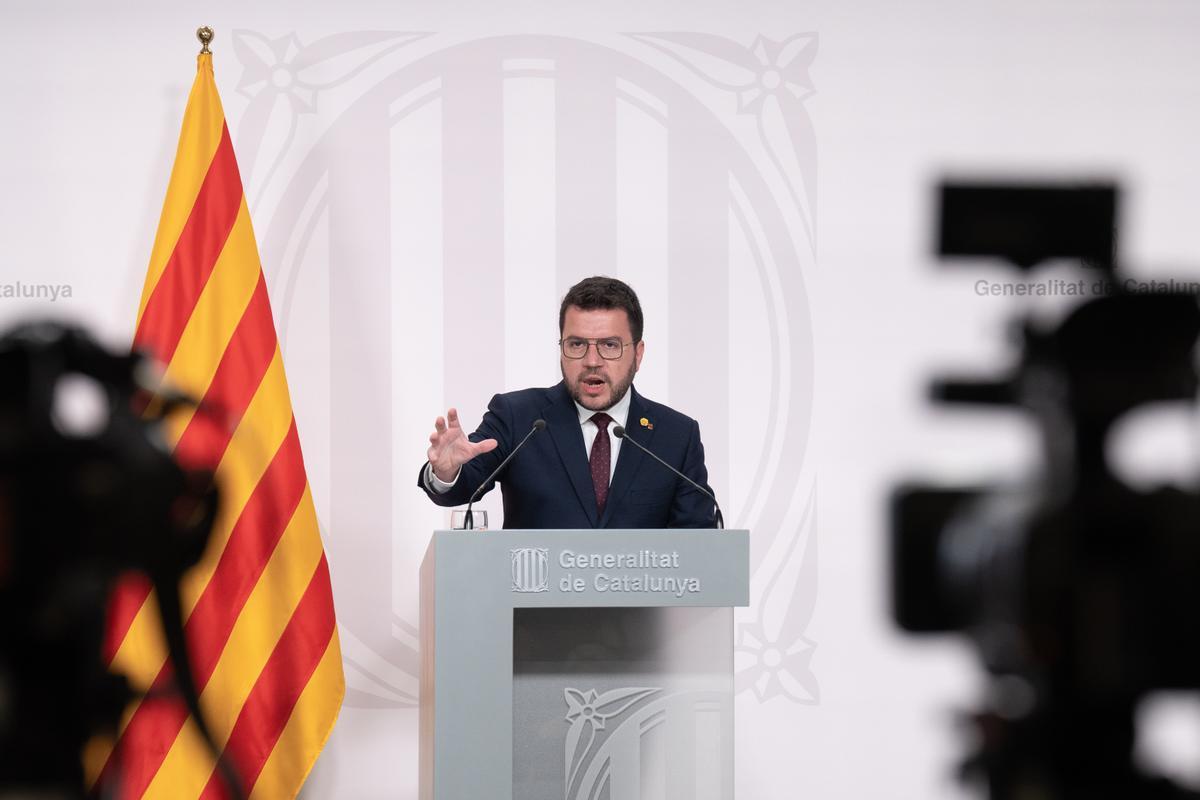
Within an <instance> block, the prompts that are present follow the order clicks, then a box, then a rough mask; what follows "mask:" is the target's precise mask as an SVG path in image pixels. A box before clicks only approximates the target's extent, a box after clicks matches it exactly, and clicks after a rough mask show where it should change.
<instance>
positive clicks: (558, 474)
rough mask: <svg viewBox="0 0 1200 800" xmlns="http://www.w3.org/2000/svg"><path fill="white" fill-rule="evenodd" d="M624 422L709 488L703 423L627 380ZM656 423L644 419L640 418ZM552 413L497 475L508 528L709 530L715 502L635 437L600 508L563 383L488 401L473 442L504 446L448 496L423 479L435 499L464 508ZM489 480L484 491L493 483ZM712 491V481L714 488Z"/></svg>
mask: <svg viewBox="0 0 1200 800" xmlns="http://www.w3.org/2000/svg"><path fill="white" fill-rule="evenodd" d="M629 391H630V393H631V395H632V398H631V400H630V403H629V420H628V423H627V425H626V429H627V430H628V431H629V436H630V437H632V438H636V439H637V441H638V442H640V443H641V444H643V445H645V446H646V447H647V448H648V449H649V450H650V451H651V452H653V453H655V454H656V455H658V456H659V457H660V458H662V459H663V460H664V461H666V462H667V463H668V464H670V465H672V466H673V467H675V468H676V469H678V470H679V471H680V472H682V473H683V474H684V475H687V476H688V477H689V478H691V479H692V480H694V481H696V483H698V484H700V485H701V486H704V487H705V488H709V487H708V470H706V469H705V468H704V446H703V445H702V444H701V443H700V426H699V425H698V424H697V423H696V421H695V420H694V419H691V418H690V417H687V416H684V415H683V414H680V413H679V412H678V411H674V410H672V409H670V408H668V407H667V406H664V405H660V404H658V403H655V402H652V401H650V400H647V399H646V398H644V397H642V396H641V395H639V394H638V393H637V391H636V390H634V389H633V388H632V387H631V388H630V390H629ZM643 417H645V418H646V420H647V421H648V422H649V423H650V424H651V425H653V429H651V428H649V427H645V426H643V425H641V419H642V418H643ZM536 419H544V420H546V429H545V430H544V431H542V432H540V433H535V434H534V435H533V438H532V439H530V440H529V443H528V444H526V445H525V447H524V448H523V449H522V450H521V452H519V453H517V456H516V458H514V459H513V460H512V461H511V462H510V463H509V465H508V466H507V467H505V468H504V471H503V472H501V473H500V475H499V477H498V480H499V481H500V488H501V491H502V492H503V495H504V527H506V528H711V527H714V514H713V512H714V508H713V502H712V500H709V499H708V498H707V497H705V496H704V495H703V494H702V493H700V492H699V491H697V490H696V489H694V488H693V487H691V486H689V485H688V484H687V483H686V482H685V481H682V480H680V479H679V478H677V477H676V476H675V475H673V474H672V473H671V472H670V471H669V470H667V469H666V468H664V467H663V466H662V465H661V464H659V463H657V462H655V461H654V460H653V459H652V458H650V457H648V456H647V455H645V454H644V453H643V452H642V451H641V450H639V449H638V448H637V447H635V446H634V445H632V444H630V443H629V442H627V441H626V442H622V443H621V452H620V455H619V456H618V457H617V468H616V471H615V472H614V473H613V478H612V485H611V486H610V488H609V494H608V502H607V503H605V507H604V513H603V514H599V513H597V511H596V494H595V489H594V488H593V487H592V478H591V475H590V473H589V472H588V462H587V451H586V449H585V448H584V444H583V429H582V428H581V426H580V424H579V414H578V412H577V411H576V408H575V403H574V402H573V401H572V400H571V396H570V394H568V392H567V388H566V385H565V384H563V383H559V384H558V385H557V386H552V387H550V388H549V389H524V390H522V391H519V392H509V393H507V394H498V395H496V396H495V397H493V398H492V402H491V403H489V404H488V410H487V413H486V414H485V415H484V417H483V421H482V422H480V424H479V428H478V429H477V430H476V431H475V432H474V433H472V434H471V435H470V438H471V440H472V441H475V442H478V441H481V440H483V439H495V440H496V441H497V442H498V443H499V446H498V447H496V449H495V450H493V451H491V452H490V453H484V454H483V455H481V456H476V457H475V458H474V459H472V460H471V461H468V462H467V463H466V464H463V467H462V472H461V473H460V474H459V476H458V481H457V482H456V483H455V484H454V486H453V488H451V489H450V491H448V492H446V493H445V494H437V493H436V492H431V491H429V490H428V489H426V487H425V481H424V478H423V474H424V471H425V468H424V467H422V468H421V474H419V475H418V476H417V484H418V485H419V486H420V487H421V488H422V489H423V490H424V491H425V493H426V494H428V495H429V498H430V499H431V500H433V502H435V503H437V504H438V505H441V506H459V505H463V504H465V503H466V502H467V500H468V499H470V496H471V494H472V492H474V490H475V488H476V487H477V486H479V484H480V482H481V481H482V480H483V479H484V478H486V477H487V476H488V475H489V474H491V472H492V470H494V469H495V468H496V467H497V466H499V464H500V462H501V461H503V460H504V458H505V457H506V456H507V455H508V454H509V453H510V452H512V449H513V448H514V447H516V446H517V444H518V443H519V442H520V441H521V439H522V438H524V436H525V434H527V433H529V430H530V429H531V428H532V427H533V422H534V420H536ZM491 489H492V485H488V486H487V487H486V489H485V491H491ZM709 490H710V491H711V489H709Z"/></svg>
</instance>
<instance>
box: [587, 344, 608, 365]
mask: <svg viewBox="0 0 1200 800" xmlns="http://www.w3.org/2000/svg"><path fill="white" fill-rule="evenodd" d="M583 363H584V364H586V365H587V366H589V367H598V366H600V365H601V364H603V363H604V359H603V358H601V357H600V344H599V343H598V342H597V343H596V344H592V343H589V344H588V349H587V352H586V353H584V354H583Z"/></svg>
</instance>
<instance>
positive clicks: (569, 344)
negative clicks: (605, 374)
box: [558, 336, 633, 361]
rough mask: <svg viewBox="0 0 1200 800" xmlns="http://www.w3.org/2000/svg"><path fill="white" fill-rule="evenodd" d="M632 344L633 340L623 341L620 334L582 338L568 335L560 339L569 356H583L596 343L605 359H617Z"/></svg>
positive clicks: (563, 351)
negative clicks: (601, 337) (604, 337)
mask: <svg viewBox="0 0 1200 800" xmlns="http://www.w3.org/2000/svg"><path fill="white" fill-rule="evenodd" d="M632 344H633V342H622V341H621V337H619V336H610V337H609V338H607V339H580V338H578V337H576V336H568V337H567V338H566V339H559V340H558V345H559V347H561V348H562V354H563V355H564V356H565V357H567V358H570V359H580V358H583V357H584V356H586V355H587V351H588V347H590V346H591V345H596V352H597V353H599V354H600V357H601V358H603V359H604V360H605V361H616V360H617V359H618V358H620V357H621V356H622V355H624V354H625V348H626V347H629V346H630V345H632Z"/></svg>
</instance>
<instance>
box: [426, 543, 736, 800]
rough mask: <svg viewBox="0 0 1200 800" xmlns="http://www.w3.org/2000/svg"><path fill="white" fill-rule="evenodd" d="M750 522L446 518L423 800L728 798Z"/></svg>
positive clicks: (432, 546)
mask: <svg viewBox="0 0 1200 800" xmlns="http://www.w3.org/2000/svg"><path fill="white" fill-rule="evenodd" d="M748 603H749V534H748V532H747V531H716V530H560V531H551V530H536V531H518V530H505V531H486V532H475V531H437V532H435V533H434V534H433V538H432V540H431V541H430V543H429V547H428V549H427V550H426V553H425V558H424V561H423V562H422V564H421V612H420V613H421V708H420V797H421V800H474V799H476V798H489V800H549V798H555V800H575V798H579V800H657V799H658V798H662V800H679V799H681V798H687V800H707V799H708V798H711V799H712V800H732V798H733V610H732V609H733V607H734V606H745V605H747V604H748Z"/></svg>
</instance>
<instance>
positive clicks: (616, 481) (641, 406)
mask: <svg viewBox="0 0 1200 800" xmlns="http://www.w3.org/2000/svg"><path fill="white" fill-rule="evenodd" d="M629 395H630V400H629V417H628V418H627V419H626V420H625V430H627V431H628V432H629V435H630V436H634V437H637V441H638V444H641V445H644V446H646V447H650V440H651V439H652V438H653V437H654V431H652V430H648V429H646V428H643V427H642V426H641V419H642V417H644V416H645V415H646V406H645V403H643V402H642V398H641V395H639V394H638V393H637V392H636V391H635V390H634V389H633V387H632V386H631V387H629ZM645 460H646V454H645V453H643V452H642V451H641V450H639V449H638V448H637V447H636V446H634V445H632V444H630V443H629V442H621V452H620V453H619V454H618V455H617V469H616V472H614V473H613V479H612V485H611V486H609V487H608V501H607V502H606V503H605V504H604V516H602V517H601V518H600V527H601V528H603V527H604V526H605V525H607V524H608V519H609V517H611V516H612V510H613V508H615V507H616V506H617V505H619V504H620V503H621V500H622V499H623V498H624V497H625V493H626V492H627V491H629V487H630V486H632V485H633V479H634V476H636V475H637V471H638V468H640V467H641V466H642V462H643V461H645ZM588 480H589V482H590V480H591V479H590V478H589V479H588Z"/></svg>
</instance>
